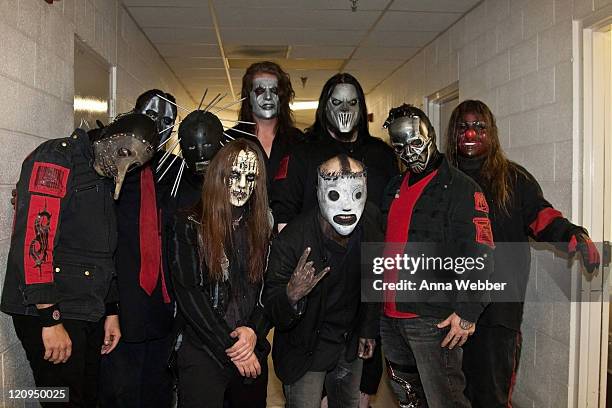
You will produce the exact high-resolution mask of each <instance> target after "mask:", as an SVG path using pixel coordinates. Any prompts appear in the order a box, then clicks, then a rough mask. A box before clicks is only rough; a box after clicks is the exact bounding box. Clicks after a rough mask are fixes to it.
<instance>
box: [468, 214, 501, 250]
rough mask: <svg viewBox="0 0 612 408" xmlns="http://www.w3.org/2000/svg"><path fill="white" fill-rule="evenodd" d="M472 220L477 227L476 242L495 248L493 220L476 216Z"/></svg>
mask: <svg viewBox="0 0 612 408" xmlns="http://www.w3.org/2000/svg"><path fill="white" fill-rule="evenodd" d="M472 221H473V222H474V226H475V227H476V242H478V243H479V244H485V245H487V246H489V247H491V248H494V247H495V244H494V243H493V231H492V230H491V221H490V220H489V219H488V218H487V217H475V218H474V219H473V220H472Z"/></svg>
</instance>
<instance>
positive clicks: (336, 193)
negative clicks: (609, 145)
mask: <svg viewBox="0 0 612 408" xmlns="http://www.w3.org/2000/svg"><path fill="white" fill-rule="evenodd" d="M367 193H368V189H367V184H366V173H365V171H360V172H355V173H351V172H350V171H348V172H347V171H340V172H331V173H329V172H321V171H319V175H318V185H317V198H318V200H319V208H320V209H321V215H322V216H323V218H324V219H325V220H326V221H327V222H329V223H330V224H331V226H332V227H333V228H334V230H336V232H337V233H338V234H340V235H342V236H346V235H349V234H351V233H352V232H353V230H354V229H355V227H356V226H357V223H358V222H359V220H360V219H361V215H362V214H363V209H364V208H365V204H366V198H367Z"/></svg>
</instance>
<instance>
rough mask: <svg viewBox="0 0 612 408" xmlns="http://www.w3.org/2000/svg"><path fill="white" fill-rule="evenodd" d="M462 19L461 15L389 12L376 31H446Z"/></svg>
mask: <svg viewBox="0 0 612 408" xmlns="http://www.w3.org/2000/svg"><path fill="white" fill-rule="evenodd" d="M460 17H461V14H460V13H426V12H420V11H418V12H411V11H388V12H386V13H385V15H384V16H383V18H382V19H381V20H380V22H379V23H378V24H377V25H376V29H377V30H380V31H384V30H386V29H389V30H391V31H436V32H440V31H444V30H445V29H446V28H448V27H449V26H450V25H451V24H452V23H454V22H455V21H457V20H458V19H459V18H460Z"/></svg>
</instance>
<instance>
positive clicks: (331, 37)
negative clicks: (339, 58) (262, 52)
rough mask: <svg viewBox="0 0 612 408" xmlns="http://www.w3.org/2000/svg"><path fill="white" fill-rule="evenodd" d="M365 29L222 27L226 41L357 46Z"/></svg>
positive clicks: (231, 42) (256, 43) (263, 43)
mask: <svg viewBox="0 0 612 408" xmlns="http://www.w3.org/2000/svg"><path fill="white" fill-rule="evenodd" d="M365 33H366V32H365V31H338V30H314V29H312V30H294V29H292V30H289V29H286V30H282V31H279V30H276V29H273V28H262V29H246V30H243V29H225V28H221V36H222V38H223V42H224V43H228V44H245V45H326V46H346V45H352V46H356V45H357V44H359V42H360V41H361V39H362V38H363V37H364V36H365Z"/></svg>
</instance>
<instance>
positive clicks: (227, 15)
mask: <svg viewBox="0 0 612 408" xmlns="http://www.w3.org/2000/svg"><path fill="white" fill-rule="evenodd" d="M224 4H226V3H224ZM379 15H380V13H379V12H377V11H358V12H356V13H352V12H351V11H349V10H306V9H304V10H295V9H292V8H279V9H275V10H274V11H273V12H266V11H263V10H261V9H253V8H243V9H237V8H235V7H218V8H217V16H218V21H219V26H220V27H222V28H223V29H224V30H225V29H230V28H239V29H253V28H255V29H257V28H272V27H273V28H274V29H276V30H282V29H285V28H288V29H315V28H316V29H326V30H362V29H367V28H369V27H370V26H372V24H374V22H375V21H376V19H377V18H378V16H379Z"/></svg>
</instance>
